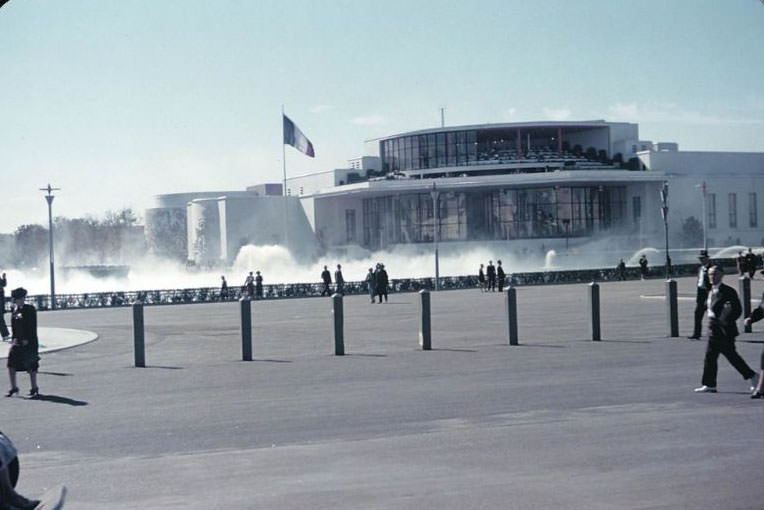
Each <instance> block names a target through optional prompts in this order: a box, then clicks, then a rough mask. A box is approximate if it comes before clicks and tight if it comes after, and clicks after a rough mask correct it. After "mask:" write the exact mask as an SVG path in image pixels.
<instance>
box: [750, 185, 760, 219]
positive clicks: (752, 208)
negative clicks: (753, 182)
mask: <svg viewBox="0 0 764 510" xmlns="http://www.w3.org/2000/svg"><path fill="white" fill-rule="evenodd" d="M748 226H749V227H758V226H759V215H758V209H757V208H756V193H755V192H753V193H748Z"/></svg>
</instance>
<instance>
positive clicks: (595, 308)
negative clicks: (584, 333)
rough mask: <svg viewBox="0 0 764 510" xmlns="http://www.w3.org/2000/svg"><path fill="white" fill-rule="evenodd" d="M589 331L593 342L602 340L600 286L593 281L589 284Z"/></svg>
mask: <svg viewBox="0 0 764 510" xmlns="http://www.w3.org/2000/svg"><path fill="white" fill-rule="evenodd" d="M588 301H589V332H590V333H591V335H592V341H593V342H599V341H600V340H602V335H601V333H600V286H599V285H598V284H597V283H595V282H592V283H590V284H589V300H588Z"/></svg>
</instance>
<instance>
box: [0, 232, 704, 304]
mask: <svg viewBox="0 0 764 510" xmlns="http://www.w3.org/2000/svg"><path fill="white" fill-rule="evenodd" d="M426 248H427V247H422V246H419V247H415V248H412V249H409V250H399V251H393V252H376V253H371V252H364V251H360V252H359V253H355V254H353V256H352V257H351V256H349V255H348V254H339V253H334V254H331V253H330V254H327V255H325V256H323V257H321V258H320V259H318V260H313V261H301V260H295V259H294V258H293V257H292V255H291V254H290V253H289V252H288V251H287V250H286V249H284V248H283V247H281V246H251V245H248V246H244V247H243V248H241V250H240V251H239V254H238V256H237V257H236V259H235V261H234V263H233V265H232V267H230V268H225V269H223V268H216V269H205V270H196V269H194V270H188V269H186V267H185V266H184V265H182V264H180V263H177V262H174V261H168V260H164V259H157V258H152V257H144V258H142V259H141V260H140V261H138V262H135V263H132V264H131V265H130V269H129V272H128V273H127V275H126V276H121V277H119V276H113V277H101V278H98V277H95V276H93V275H91V274H89V273H88V272H87V271H84V270H82V271H78V270H70V271H66V272H63V271H60V272H57V274H56V293H57V294H78V293H84V292H111V291H128V290H150V289H179V288H192V287H218V286H219V285H220V276H221V275H225V277H226V279H227V280H228V285H229V286H239V285H242V284H243V282H244V278H245V277H246V275H247V274H248V273H249V271H260V272H261V273H262V275H263V283H265V284H277V283H297V282H318V281H320V274H321V271H322V270H323V266H324V265H326V266H328V267H329V270H330V271H331V272H332V280H333V279H334V270H335V269H336V266H337V264H342V273H343V276H344V277H345V280H348V281H353V280H363V279H364V278H365V276H366V273H367V271H368V269H369V268H370V267H374V266H375V265H376V264H377V263H378V262H381V263H383V264H384V265H385V268H386V269H387V272H388V274H389V276H390V278H392V279H397V278H426V277H432V276H434V274H435V256H434V252H433V250H432V249H429V250H427V249H426ZM417 249H418V250H417ZM642 252H645V253H646V254H647V256H648V259H649V261H650V265H651V266H656V265H662V264H663V260H664V256H663V252H662V251H659V250H656V249H655V248H643V249H642V250H639V251H637V252H635V251H633V250H632V251H628V252H626V251H611V250H609V249H608V246H607V242H606V241H599V242H597V241H595V242H592V243H589V244H587V245H583V246H578V247H575V248H573V247H571V248H570V249H569V250H568V251H567V252H566V251H565V249H564V248H562V249H559V248H558V249H556V250H544V251H542V250H541V249H535V250H524V251H523V250H520V251H515V252H511V251H510V250H508V249H507V248H506V245H504V246H497V247H495V248H494V247H491V246H486V247H480V248H471V249H458V248H454V247H453V246H450V247H449V246H445V247H443V248H442V249H441V252H440V256H439V260H440V275H441V276H442V277H444V276H460V275H467V274H477V271H478V267H479V266H480V264H481V263H482V264H487V263H488V261H489V260H492V261H493V262H494V264H495V263H496V261H497V260H501V261H502V264H503V266H504V269H505V271H506V272H507V273H518V272H529V271H543V270H565V269H588V268H600V267H615V265H616V264H617V263H618V260H619V259H620V258H623V259H624V260H625V261H626V263H627V264H628V265H636V260H637V258H638V256H639V254H640V253H642ZM696 255H697V250H696V249H693V250H682V251H677V252H674V251H673V250H672V252H671V256H672V259H673V262H674V263H675V264H679V263H686V262H694V261H695V256H696ZM713 256H714V253H712V257H713ZM7 274H8V286H9V288H14V287H17V286H24V287H26V288H27V289H28V290H29V292H30V293H31V294H47V293H49V292H50V280H49V276H48V271H47V267H46V266H43V267H41V268H40V269H36V270H24V271H21V270H12V269H8V270H7Z"/></svg>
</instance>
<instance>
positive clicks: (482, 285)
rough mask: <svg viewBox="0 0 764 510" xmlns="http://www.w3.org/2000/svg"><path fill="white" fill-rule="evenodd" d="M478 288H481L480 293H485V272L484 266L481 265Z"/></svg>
mask: <svg viewBox="0 0 764 510" xmlns="http://www.w3.org/2000/svg"><path fill="white" fill-rule="evenodd" d="M478 286H479V287H480V292H485V272H483V264H480V269H478Z"/></svg>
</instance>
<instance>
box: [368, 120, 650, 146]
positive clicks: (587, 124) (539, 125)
mask: <svg viewBox="0 0 764 510" xmlns="http://www.w3.org/2000/svg"><path fill="white" fill-rule="evenodd" d="M616 125H634V126H636V125H637V124H636V123H633V122H607V121H605V120H602V119H599V120H584V121H567V120H563V121H534V122H505V123H498V124H469V125H463V126H449V127H437V128H428V129H420V130H417V131H404V132H402V133H397V134H393V135H389V136H383V137H379V138H370V139H368V140H365V142H376V141H380V140H388V139H391V138H399V137H401V136H411V135H423V134H431V133H446V132H450V131H465V130H472V129H475V130H481V129H482V130H490V129H518V128H519V129H522V128H532V129H543V128H559V127H565V128H579V129H586V128H596V127H599V128H604V127H608V126H616Z"/></svg>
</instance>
